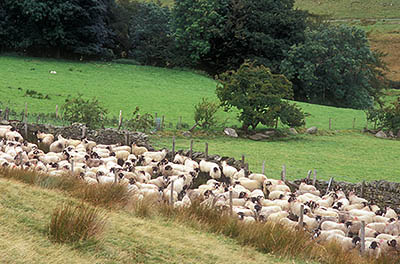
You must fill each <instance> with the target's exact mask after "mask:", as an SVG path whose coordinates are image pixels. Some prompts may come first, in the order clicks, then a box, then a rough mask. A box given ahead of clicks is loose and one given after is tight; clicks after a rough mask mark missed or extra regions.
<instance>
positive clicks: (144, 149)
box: [132, 143, 148, 157]
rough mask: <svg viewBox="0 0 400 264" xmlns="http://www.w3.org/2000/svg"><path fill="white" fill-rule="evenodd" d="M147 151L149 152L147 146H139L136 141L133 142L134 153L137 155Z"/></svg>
mask: <svg viewBox="0 0 400 264" xmlns="http://www.w3.org/2000/svg"><path fill="white" fill-rule="evenodd" d="M145 152H148V150H147V148H145V147H139V146H137V145H136V143H134V144H132V154H134V155H135V156H136V157H138V156H139V155H142V154H144V153H145Z"/></svg>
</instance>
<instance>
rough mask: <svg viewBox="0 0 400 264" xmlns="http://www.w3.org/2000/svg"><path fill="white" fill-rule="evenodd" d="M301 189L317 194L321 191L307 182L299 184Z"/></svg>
mask: <svg viewBox="0 0 400 264" xmlns="http://www.w3.org/2000/svg"><path fill="white" fill-rule="evenodd" d="M299 190H300V191H301V192H307V193H312V194H315V195H317V196H319V195H320V192H319V191H318V190H317V188H315V186H313V185H308V184H306V183H305V182H302V183H300V185H299Z"/></svg>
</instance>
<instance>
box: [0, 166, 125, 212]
mask: <svg viewBox="0 0 400 264" xmlns="http://www.w3.org/2000/svg"><path fill="white" fill-rule="evenodd" d="M0 177H2V178H6V179H14V180H18V181H21V182H24V183H27V184H31V185H36V186H39V187H43V188H47V189H58V190H62V191H65V192H68V193H69V194H70V195H71V196H72V197H75V198H78V199H81V200H83V201H85V202H88V203H91V204H92V205H94V206H103V207H106V208H120V207H124V206H125V205H126V204H127V203H128V201H129V197H130V195H129V193H128V189H127V188H126V186H124V185H119V184H111V183H110V184H95V185H89V184H87V183H85V182H83V181H82V180H81V179H79V178H76V177H75V176H73V175H71V174H68V173H66V174H64V175H63V176H61V177H55V176H49V175H47V174H43V173H38V172H34V171H29V170H19V169H8V168H0Z"/></svg>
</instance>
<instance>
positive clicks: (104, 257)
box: [0, 178, 305, 263]
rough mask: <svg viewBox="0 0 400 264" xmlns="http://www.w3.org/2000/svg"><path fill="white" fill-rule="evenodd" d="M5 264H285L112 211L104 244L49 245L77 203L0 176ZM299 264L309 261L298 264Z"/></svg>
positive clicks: (0, 242)
mask: <svg viewBox="0 0 400 264" xmlns="http://www.w3.org/2000/svg"><path fill="white" fill-rule="evenodd" d="M0 192H1V194H2V195H1V199H0V259H1V262H2V263H194V262H196V263H228V262H230V261H231V260H232V259H235V262H237V263H260V262H261V263H287V262H288V261H289V260H287V261H286V260H285V259H279V258H277V257H274V256H272V255H270V254H262V253H260V252H258V251H256V250H255V249H254V248H252V247H248V246H240V245H238V244H237V243H236V242H235V241H234V240H232V239H229V238H227V237H225V236H222V235H215V234H210V233H206V232H200V231H198V230H196V229H193V228H191V227H187V226H185V225H182V224H180V223H175V222H173V221H168V220H166V219H165V218H162V217H156V216H155V217H152V218H140V217H136V216H134V215H132V213H129V212H126V211H116V210H112V211H109V212H108V214H107V227H106V230H105V233H104V237H103V239H102V242H101V243H100V244H96V245H91V244H81V245H79V246H72V245H68V244H64V245H62V244H54V243H51V242H50V240H49V239H48V237H47V228H48V227H47V225H48V223H49V222H50V217H51V213H52V211H53V209H54V208H56V207H57V206H59V205H60V204H61V203H64V202H71V203H75V204H78V203H79V201H78V200H75V199H73V198H70V197H68V196H65V195H63V194H62V193H60V192H59V191H54V190H44V189H42V188H40V187H34V186H29V185H25V184H22V183H18V182H15V181H8V180H4V179H1V178H0ZM290 262H291V263H292V260H290ZM294 262H295V263H305V262H301V261H294Z"/></svg>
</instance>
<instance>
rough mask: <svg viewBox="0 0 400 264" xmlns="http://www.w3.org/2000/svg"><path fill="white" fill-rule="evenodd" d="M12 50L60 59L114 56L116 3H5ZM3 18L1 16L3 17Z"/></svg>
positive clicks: (11, 0) (55, 0) (98, 0)
mask: <svg viewBox="0 0 400 264" xmlns="http://www.w3.org/2000/svg"><path fill="white" fill-rule="evenodd" d="M2 2H3V4H2V5H3V8H4V10H5V13H6V15H5V18H4V19H5V21H7V25H6V26H5V31H6V32H7V34H8V36H9V38H10V40H11V43H9V45H10V46H11V47H12V48H15V49H19V50H23V51H27V52H29V53H32V54H37V55H51V56H56V57H59V56H60V55H62V54H66V53H67V54H77V55H80V56H90V57H98V56H102V57H105V56H110V55H111V54H112V53H111V50H110V49H109V48H108V47H111V44H112V43H110V42H109V40H110V39H111V36H112V32H111V31H110V29H109V28H108V16H109V12H110V7H111V5H112V4H113V0H82V1H74V0H53V1H46V0H34V1H32V0H21V1H14V0H3V1H2ZM0 16H1V15H0Z"/></svg>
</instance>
